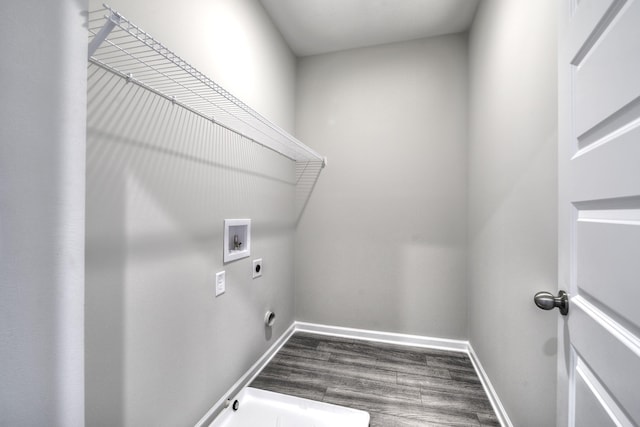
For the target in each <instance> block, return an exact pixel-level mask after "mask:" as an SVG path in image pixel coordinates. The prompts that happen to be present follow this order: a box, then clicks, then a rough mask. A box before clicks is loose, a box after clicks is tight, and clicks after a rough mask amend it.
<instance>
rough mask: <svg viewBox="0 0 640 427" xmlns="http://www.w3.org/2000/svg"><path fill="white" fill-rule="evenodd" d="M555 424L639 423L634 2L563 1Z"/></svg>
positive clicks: (638, 74) (639, 117)
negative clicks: (560, 313)
mask: <svg viewBox="0 0 640 427" xmlns="http://www.w3.org/2000/svg"><path fill="white" fill-rule="evenodd" d="M560 22H561V27H560V33H559V34H560V44H559V73H560V77H559V95H560V103H559V112H560V115H559V138H560V141H559V151H558V154H559V179H560V183H559V197H560V203H559V238H558V239H559V250H560V255H559V280H560V288H561V289H563V288H566V289H567V290H568V292H569V297H570V304H569V314H568V316H567V317H564V318H561V319H560V321H559V328H558V333H559V340H560V344H561V345H560V346H559V363H558V393H559V408H558V425H561V426H564V425H568V426H579V427H583V426H586V427H589V426H607V425H621V426H631V425H640V405H639V404H638V401H639V400H638V399H639V396H640V308H639V307H640V0H582V1H580V2H577V1H576V0H566V1H565V2H564V7H563V8H562V14H561V20H560Z"/></svg>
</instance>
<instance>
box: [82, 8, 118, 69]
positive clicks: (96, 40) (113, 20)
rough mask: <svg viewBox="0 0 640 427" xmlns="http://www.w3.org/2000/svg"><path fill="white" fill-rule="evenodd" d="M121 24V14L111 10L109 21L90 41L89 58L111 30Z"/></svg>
mask: <svg viewBox="0 0 640 427" xmlns="http://www.w3.org/2000/svg"><path fill="white" fill-rule="evenodd" d="M118 24H120V15H119V14H117V13H115V12H111V15H109V18H107V22H105V23H104V25H103V26H102V28H101V29H100V31H98V34H96V35H95V36H94V37H93V39H92V40H91V42H90V43H89V56H88V57H87V58H88V59H91V57H92V56H93V54H94V53H95V52H96V50H98V48H99V47H100V45H101V44H102V42H103V41H105V39H106V38H107V37H108V36H109V34H110V33H111V30H113V29H114V28H115V26H116V25H118Z"/></svg>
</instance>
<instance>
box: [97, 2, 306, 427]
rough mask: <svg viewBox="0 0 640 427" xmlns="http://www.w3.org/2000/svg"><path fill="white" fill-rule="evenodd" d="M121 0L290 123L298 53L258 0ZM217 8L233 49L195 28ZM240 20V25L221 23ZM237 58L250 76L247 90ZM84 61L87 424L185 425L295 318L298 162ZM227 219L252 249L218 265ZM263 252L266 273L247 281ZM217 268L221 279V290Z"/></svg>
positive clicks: (212, 23) (161, 35)
mask: <svg viewBox="0 0 640 427" xmlns="http://www.w3.org/2000/svg"><path fill="white" fill-rule="evenodd" d="M120 3H123V5H122V7H121V11H122V12H123V13H124V14H125V16H127V17H128V18H130V19H131V20H132V21H134V22H136V23H139V25H140V26H141V27H143V28H145V29H147V30H148V31H149V32H150V33H151V34H152V35H154V36H155V37H156V38H157V39H159V40H161V41H163V42H165V43H166V44H167V45H168V46H170V47H172V48H173V49H175V50H176V52H178V53H179V54H180V55H181V56H183V57H185V58H186V59H187V60H190V59H191V57H194V58H195V57H197V58H196V59H197V61H194V62H197V63H198V64H196V65H198V66H199V67H201V68H203V69H208V70H209V72H211V70H218V71H219V74H221V75H225V76H226V81H225V82H223V83H226V86H227V87H228V89H229V90H230V91H231V92H233V93H238V94H239V95H240V96H243V97H244V100H246V101H247V102H248V103H249V104H251V105H253V106H256V108H261V111H262V112H263V113H264V114H265V115H267V116H269V117H270V118H272V119H273V120H277V121H279V124H281V125H282V126H284V127H289V128H291V127H292V124H293V118H294V111H293V93H294V87H295V86H294V85H295V80H294V79H293V76H294V74H295V59H294V57H293V55H292V54H291V53H290V51H289V50H288V48H287V47H286V45H285V44H284V42H283V41H282V39H281V37H280V35H279V33H278V32H277V31H275V29H274V28H273V27H272V26H271V24H270V22H269V20H268V18H267V16H266V15H265V13H264V11H263V10H262V9H261V7H260V6H259V4H258V3H257V2H255V1H249V0H246V1H237V0H224V1H223V0H220V1H214V2H199V1H195V0H194V1H189V2H186V3H185V2H182V3H181V4H180V7H179V8H176V7H169V5H168V4H164V5H157V4H156V2H146V1H145V2H142V1H141V2H135V3H131V5H129V4H125V3H127V2H126V1H122V2H120ZM165 3H169V2H165ZM205 3H206V4H205ZM113 6H114V7H115V8H118V4H116V3H115V2H114V4H113ZM216 8H218V9H219V10H218V11H217V12H216V14H214V11H213V9H216ZM187 11H188V12H187ZM218 12H219V13H222V14H224V17H225V19H226V20H227V21H226V23H224V25H226V26H227V27H229V26H231V29H229V28H227V32H228V34H227V37H226V38H225V40H226V43H228V44H229V45H231V46H233V45H234V43H236V42H238V44H237V45H236V46H235V48H234V49H232V50H230V48H229V47H228V48H227V50H223V51H217V50H215V49H210V46H209V44H208V43H207V38H206V37H205V36H204V35H203V32H206V31H208V30H209V28H208V27H216V25H223V24H221V23H220V22H217V21H216V19H219V17H220V16H219V14H218ZM182 15H184V16H185V17H186V16H187V15H188V16H189V17H192V18H193V19H194V22H192V23H191V24H190V25H189V22H187V21H184V20H182V19H181V16H182ZM225 28H226V27H225ZM239 28H242V31H243V34H244V36H243V37H244V39H241V40H237V39H235V38H233V37H230V35H231V34H232V33H233V31H236V32H238V31H239ZM220 31H221V30H220ZM194 40H203V43H202V45H200V46H199V45H198V43H194ZM245 42H246V44H245ZM188 44H190V45H191V46H190V47H189V48H187V47H186V45H188ZM197 47H199V48H200V52H199V54H198V55H196V53H195V52H193V49H196V48H197ZM183 48H184V50H183ZM183 51H184V52H185V53H184V54H183ZM238 58H245V59H246V61H245V60H242V61H240V62H241V63H239V62H238V61H239V59H238ZM247 63H251V64H252V65H251V67H250V68H251V69H250V70H245V69H244V67H246V66H247ZM246 72H251V74H252V76H253V77H252V78H253V79H255V81H254V82H253V84H254V85H255V87H254V88H253V89H252V90H251V91H250V93H245V94H242V91H243V90H245V89H246V88H245V85H246V84H249V82H250V81H251V78H250V77H248V76H247V74H246ZM234 73H235V74H234ZM89 74H90V75H91V77H90V79H89V92H88V98H89V103H88V122H87V128H88V132H87V134H88V138H87V139H88V141H87V143H88V145H87V254H86V256H87V261H86V266H87V269H86V270H87V280H86V319H87V321H86V366H87V373H86V384H87V385H86V389H87V424H88V425H91V426H159V427H160V426H176V425H181V426H184V425H193V424H194V423H195V422H196V421H198V419H199V418H200V417H201V416H203V415H204V414H205V413H206V411H207V410H208V409H209V408H210V407H211V405H212V404H213V403H215V402H216V401H217V400H218V399H219V398H220V397H222V394H223V393H224V392H225V391H226V390H227V389H228V388H229V387H230V386H231V385H232V384H233V383H234V382H236V380H238V378H239V377H240V376H241V375H242V374H244V372H245V371H246V370H247V369H248V368H249V367H250V366H251V365H252V364H253V363H254V362H255V361H256V360H257V359H258V358H259V357H260V356H261V355H262V354H263V353H264V352H265V351H266V350H267V348H268V347H269V346H271V345H272V344H273V342H274V341H275V339H276V338H277V337H279V336H280V335H281V334H282V333H283V332H284V330H285V329H286V328H287V327H288V326H289V325H290V324H291V323H292V321H293V319H294V312H293V296H294V291H293V284H294V282H293V266H292V262H291V260H292V259H293V234H294V229H295V214H294V199H295V165H294V164H293V163H292V162H291V161H289V160H287V159H285V158H284V157H282V156H280V155H277V154H275V153H272V152H271V151H269V150H265V149H263V148H261V147H259V146H257V145H256V144H253V143H251V142H249V141H246V140H243V139H241V138H239V137H237V136H234V135H233V134H230V133H229V132H228V131H224V130H222V129H220V128H218V127H216V126H214V125H212V123H211V122H210V121H208V120H202V119H200V118H198V117H195V116H194V115H192V114H189V113H187V112H185V111H184V110H182V109H180V108H176V107H172V105H171V103H170V102H167V101H165V100H162V99H159V98H158V97H155V96H152V95H149V94H148V93H146V92H144V91H143V90H141V89H138V88H137V87H136V86H134V85H126V84H125V83H124V82H123V81H122V80H120V79H110V77H109V76H103V74H102V73H101V72H100V71H96V70H94V69H92V68H90V70H89ZM212 74H213V75H212V77H213V78H214V79H215V78H216V77H217V74H218V72H213V73H212ZM234 76H235V77H234ZM273 76H278V78H275V77H273ZM102 88H106V90H101V89H102ZM225 218H251V219H252V221H253V222H252V246H251V249H252V256H251V257H250V258H245V259H242V260H238V261H235V262H232V263H228V264H223V261H222V235H223V220H224V219H225ZM257 257H262V258H263V260H264V274H263V277H261V278H260V279H256V280H252V279H251V260H252V259H253V258H257ZM221 270H226V275H227V291H226V293H225V294H223V295H222V296H220V297H218V298H216V297H215V296H214V289H215V287H214V274H215V272H217V271H221ZM267 309H273V310H274V311H275V312H276V314H277V319H276V324H275V326H274V328H273V330H272V331H271V330H267V329H265V327H264V325H263V322H262V319H263V316H264V313H265V311H266V310H267Z"/></svg>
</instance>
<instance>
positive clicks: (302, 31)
mask: <svg viewBox="0 0 640 427" xmlns="http://www.w3.org/2000/svg"><path fill="white" fill-rule="evenodd" d="M260 2H261V3H262V5H263V6H264V8H265V9H266V11H267V13H268V14H269V15H270V16H271V19H272V20H273V22H274V23H275V24H276V26H277V27H278V29H279V30H280V32H281V33H282V36H283V37H284V38H285V40H286V41H287V43H288V44H289V46H290V47H291V49H292V50H293V52H294V53H295V54H296V55H298V56H307V55H316V54H320V53H327V52H335V51H339V50H345V49H352V48H356V47H364V46H374V45H378V44H384V43H392V42H399V41H406V40H414V39H419V38H423V37H431V36H438V35H443V34H451V33H457V32H460V31H465V30H466V29H468V28H469V26H470V25H471V21H472V20H473V17H474V15H475V11H476V7H477V5H478V0H260Z"/></svg>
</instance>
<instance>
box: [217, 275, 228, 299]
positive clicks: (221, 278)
mask: <svg viewBox="0 0 640 427" xmlns="http://www.w3.org/2000/svg"><path fill="white" fill-rule="evenodd" d="M225 276H226V275H225V272H224V271H220V272H218V273H216V296H220V295H222V294H224V291H225V290H226V283H225Z"/></svg>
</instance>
